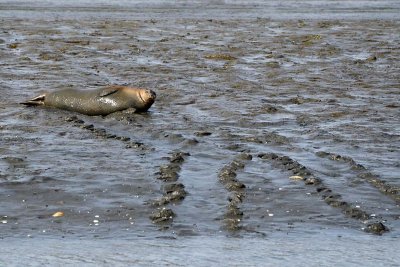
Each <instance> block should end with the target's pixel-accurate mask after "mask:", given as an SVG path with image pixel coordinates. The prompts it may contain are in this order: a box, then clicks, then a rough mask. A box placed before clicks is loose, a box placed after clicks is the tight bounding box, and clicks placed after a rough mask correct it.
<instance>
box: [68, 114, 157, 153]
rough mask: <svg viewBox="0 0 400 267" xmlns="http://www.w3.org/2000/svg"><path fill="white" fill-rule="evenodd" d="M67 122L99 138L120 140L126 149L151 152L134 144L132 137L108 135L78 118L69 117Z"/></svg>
mask: <svg viewBox="0 0 400 267" xmlns="http://www.w3.org/2000/svg"><path fill="white" fill-rule="evenodd" d="M65 121H67V122H71V123H73V125H74V126H76V127H79V128H81V129H84V130H88V131H90V132H92V133H93V134H94V135H95V136H96V137H97V138H100V139H115V140H119V141H121V142H123V143H124V144H125V147H126V148H136V149H140V150H149V148H148V147H147V146H145V145H144V144H143V143H141V142H134V141H132V140H131V138H130V137H126V136H118V135H115V134H112V133H108V132H107V130H106V129H103V128H96V127H95V126H94V125H93V124H85V121H83V120H82V119H79V118H78V117H77V116H71V117H67V118H66V119H65Z"/></svg>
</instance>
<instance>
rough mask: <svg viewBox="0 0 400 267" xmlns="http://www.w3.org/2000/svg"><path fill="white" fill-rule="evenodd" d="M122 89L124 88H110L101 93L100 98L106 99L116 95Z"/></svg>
mask: <svg viewBox="0 0 400 267" xmlns="http://www.w3.org/2000/svg"><path fill="white" fill-rule="evenodd" d="M122 88H123V86H118V85H115V86H108V87H106V88H104V89H103V90H101V91H100V93H99V96H100V97H105V96H108V95H111V94H114V93H116V92H118V91H119V90H121V89H122Z"/></svg>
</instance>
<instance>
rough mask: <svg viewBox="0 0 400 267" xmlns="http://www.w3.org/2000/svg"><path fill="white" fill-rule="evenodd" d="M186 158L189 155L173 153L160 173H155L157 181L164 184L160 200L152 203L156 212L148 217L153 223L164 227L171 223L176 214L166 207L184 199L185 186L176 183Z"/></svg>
mask: <svg viewBox="0 0 400 267" xmlns="http://www.w3.org/2000/svg"><path fill="white" fill-rule="evenodd" d="M187 156H190V154H189V153H185V152H175V153H173V154H172V155H171V157H168V160H169V164H168V165H163V166H161V167H160V171H159V172H157V173H156V175H157V179H159V180H162V181H163V182H164V185H163V186H162V187H161V190H162V191H163V192H164V194H163V196H162V197H161V198H160V199H158V200H156V201H154V202H152V205H153V206H155V207H157V209H156V211H154V212H153V214H151V216H150V219H151V220H152V222H153V223H156V224H164V225H165V224H170V223H172V221H173V218H174V217H175V216H176V214H175V213H174V211H173V210H172V209H170V208H167V207H166V206H167V205H168V204H170V203H178V202H181V201H182V200H183V199H184V198H185V197H186V195H187V192H186V190H185V186H184V185H183V184H182V183H179V182H177V181H178V179H179V172H180V170H181V166H182V164H183V162H184V161H185V157H187Z"/></svg>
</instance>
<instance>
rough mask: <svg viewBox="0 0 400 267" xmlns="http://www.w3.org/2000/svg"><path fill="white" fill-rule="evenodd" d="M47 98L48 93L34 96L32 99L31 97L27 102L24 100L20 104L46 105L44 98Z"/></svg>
mask: <svg viewBox="0 0 400 267" xmlns="http://www.w3.org/2000/svg"><path fill="white" fill-rule="evenodd" d="M45 98H46V95H45V94H43V95H38V96H37V97H34V98H32V99H29V100H27V101H25V102H22V103H20V104H23V105H27V106H40V105H44V99H45Z"/></svg>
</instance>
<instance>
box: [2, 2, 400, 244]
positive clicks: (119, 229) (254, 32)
mask: <svg viewBox="0 0 400 267" xmlns="http://www.w3.org/2000/svg"><path fill="white" fill-rule="evenodd" d="M101 11H102V12H105V11H104V10H103V9H101ZM167 11H168V10H166V11H165V12H166V13H168V12H167ZM32 12H34V11H32ZM132 12H133V11H132ZM157 12H160V10H157ZM237 12H239V11H237ZM102 14H103V13H102ZM106 14H107V13H106ZM108 16H109V17H108V18H107V19H104V14H103V17H102V18H101V19H100V18H99V19H96V17H95V16H93V14H92V13H89V15H87V16H86V17H85V14H84V13H79V16H77V17H76V18H74V17H73V16H72V17H68V16H65V15H63V16H59V17H57V16H55V17H50V18H46V19H45V18H43V17H40V16H37V17H34V18H30V17H24V18H21V17H20V18H18V19H13V18H9V17H5V18H2V19H1V31H0V66H1V68H0V81H1V94H0V112H1V113H0V139H1V144H0V153H1V154H0V155H1V156H0V201H1V207H0V219H1V222H2V224H1V228H0V229H1V230H0V238H6V237H16V236H21V237H26V236H31V237H38V236H40V237H42V236H50V237H80V238H88V237H97V238H110V237H112V238H116V237H119V238H127V239H129V238H133V237H138V236H139V237H147V238H154V237H163V238H176V237H184V236H211V235H222V236H225V235H229V236H235V237H249V236H250V237H254V236H255V237H257V238H258V237H265V236H268V235H271V234H276V233H282V234H285V235H286V234H291V233H292V234H298V235H302V234H305V233H319V232H324V231H327V232H329V231H339V232H340V231H346V232H350V233H352V234H355V235H358V234H365V235H366V234H369V233H373V234H378V235H382V234H383V235H389V236H392V237H398V236H399V230H400V222H399V219H400V208H399V204H400V180H399V173H400V165H399V159H400V134H399V133H400V104H399V103H400V94H399V92H400V91H399V88H400V79H399V70H400V65H399V64H400V63H399V60H398V59H399V58H400V45H399V44H400V36H399V34H398V32H399V29H400V22H399V21H396V20H336V19H330V20H324V19H313V20H307V19H305V20H298V19H283V20H275V19H268V18H261V17H260V18H257V17H252V16H247V17H246V16H243V15H241V16H238V18H230V17H222V18H220V19H217V18H212V19H211V18H209V17H207V16H206V15H205V16H203V17H201V16H199V17H196V18H190V16H177V17H176V18H175V19H171V18H169V19H163V18H162V16H161V17H159V18H152V19H145V18H143V16H142V17H140V18H139V19H135V17H134V16H130V17H121V16H114V17H113V15H112V14H111V13H110V14H108ZM153 16H154V14H153ZM108 84H129V85H133V86H140V87H148V88H150V89H153V90H154V91H156V92H157V97H158V98H157V100H156V102H155V104H154V105H153V107H152V108H151V109H150V111H149V112H148V113H142V114H134V113H131V112H129V111H128V112H118V113H115V114H111V115H108V116H105V117H101V116H97V117H89V116H85V115H81V114H75V113H72V112H66V111H62V110H56V109H50V108H27V107H23V106H20V105H18V102H21V101H24V100H26V99H28V98H31V97H33V96H35V95H37V94H39V93H40V92H41V91H43V90H48V91H51V90H57V89H60V88H68V87H70V88H76V89H85V88H94V87H97V86H102V85H108ZM58 211H61V212H63V216H61V217H53V216H52V215H53V214H54V213H55V212H58ZM364 232H365V233H364Z"/></svg>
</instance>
